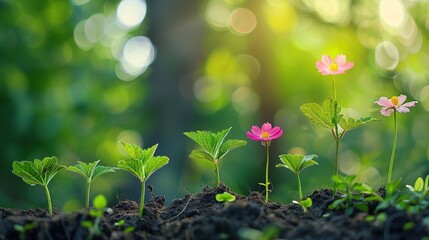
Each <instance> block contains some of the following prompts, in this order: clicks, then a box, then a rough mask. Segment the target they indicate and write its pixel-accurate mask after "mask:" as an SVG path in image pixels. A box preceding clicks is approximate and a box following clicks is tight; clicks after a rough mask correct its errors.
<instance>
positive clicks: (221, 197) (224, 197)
mask: <svg viewBox="0 0 429 240" xmlns="http://www.w3.org/2000/svg"><path fill="white" fill-rule="evenodd" d="M216 201H218V202H224V203H225V205H226V204H227V203H229V202H234V201H235V196H234V195H232V194H231V193H229V192H224V193H218V194H216Z"/></svg>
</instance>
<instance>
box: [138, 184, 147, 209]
mask: <svg viewBox="0 0 429 240" xmlns="http://www.w3.org/2000/svg"><path fill="white" fill-rule="evenodd" d="M145 185H146V184H145V181H143V182H142V192H141V194H140V206H139V217H141V216H143V207H144V194H145Z"/></svg>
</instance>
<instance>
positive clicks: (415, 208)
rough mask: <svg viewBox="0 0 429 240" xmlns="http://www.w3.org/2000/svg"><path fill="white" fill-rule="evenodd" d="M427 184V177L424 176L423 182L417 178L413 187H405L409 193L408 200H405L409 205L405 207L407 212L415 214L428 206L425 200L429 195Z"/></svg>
mask: <svg viewBox="0 0 429 240" xmlns="http://www.w3.org/2000/svg"><path fill="white" fill-rule="evenodd" d="M428 184H429V175H428V176H426V178H425V180H424V181H423V178H421V177H419V178H417V180H416V181H415V182H414V186H410V185H406V187H407V188H408V189H409V190H410V192H411V195H410V198H409V199H406V200H405V202H406V203H407V204H408V205H409V206H408V207H407V210H408V211H409V212H412V213H417V212H420V211H421V210H423V209H425V208H427V207H428V206H429V201H428V200H427V199H426V197H427V196H428V193H429V189H428Z"/></svg>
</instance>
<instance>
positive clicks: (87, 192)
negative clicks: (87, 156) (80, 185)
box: [85, 182, 91, 208]
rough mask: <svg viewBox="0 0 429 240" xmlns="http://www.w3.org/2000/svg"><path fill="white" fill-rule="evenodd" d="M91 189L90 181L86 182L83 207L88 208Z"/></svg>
mask: <svg viewBox="0 0 429 240" xmlns="http://www.w3.org/2000/svg"><path fill="white" fill-rule="evenodd" d="M90 191H91V183H90V182H88V183H86V198H85V208H89V193H90Z"/></svg>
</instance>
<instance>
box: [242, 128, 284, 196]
mask: <svg viewBox="0 0 429 240" xmlns="http://www.w3.org/2000/svg"><path fill="white" fill-rule="evenodd" d="M250 130H251V131H248V132H246V135H247V137H248V138H250V139H251V140H253V141H260V142H261V144H262V145H263V146H265V148H266V159H267V162H266V166H265V183H259V184H260V185H262V186H265V202H266V203H267V202H268V194H269V191H270V190H269V188H268V186H269V185H270V181H269V178H268V169H269V166H270V154H269V148H270V144H271V141H272V140H275V139H277V138H279V137H280V136H281V135H283V130H282V129H281V128H280V127H272V125H271V123H268V122H266V123H264V124H263V125H262V127H261V128H259V127H258V126H252V128H251V129H250Z"/></svg>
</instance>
